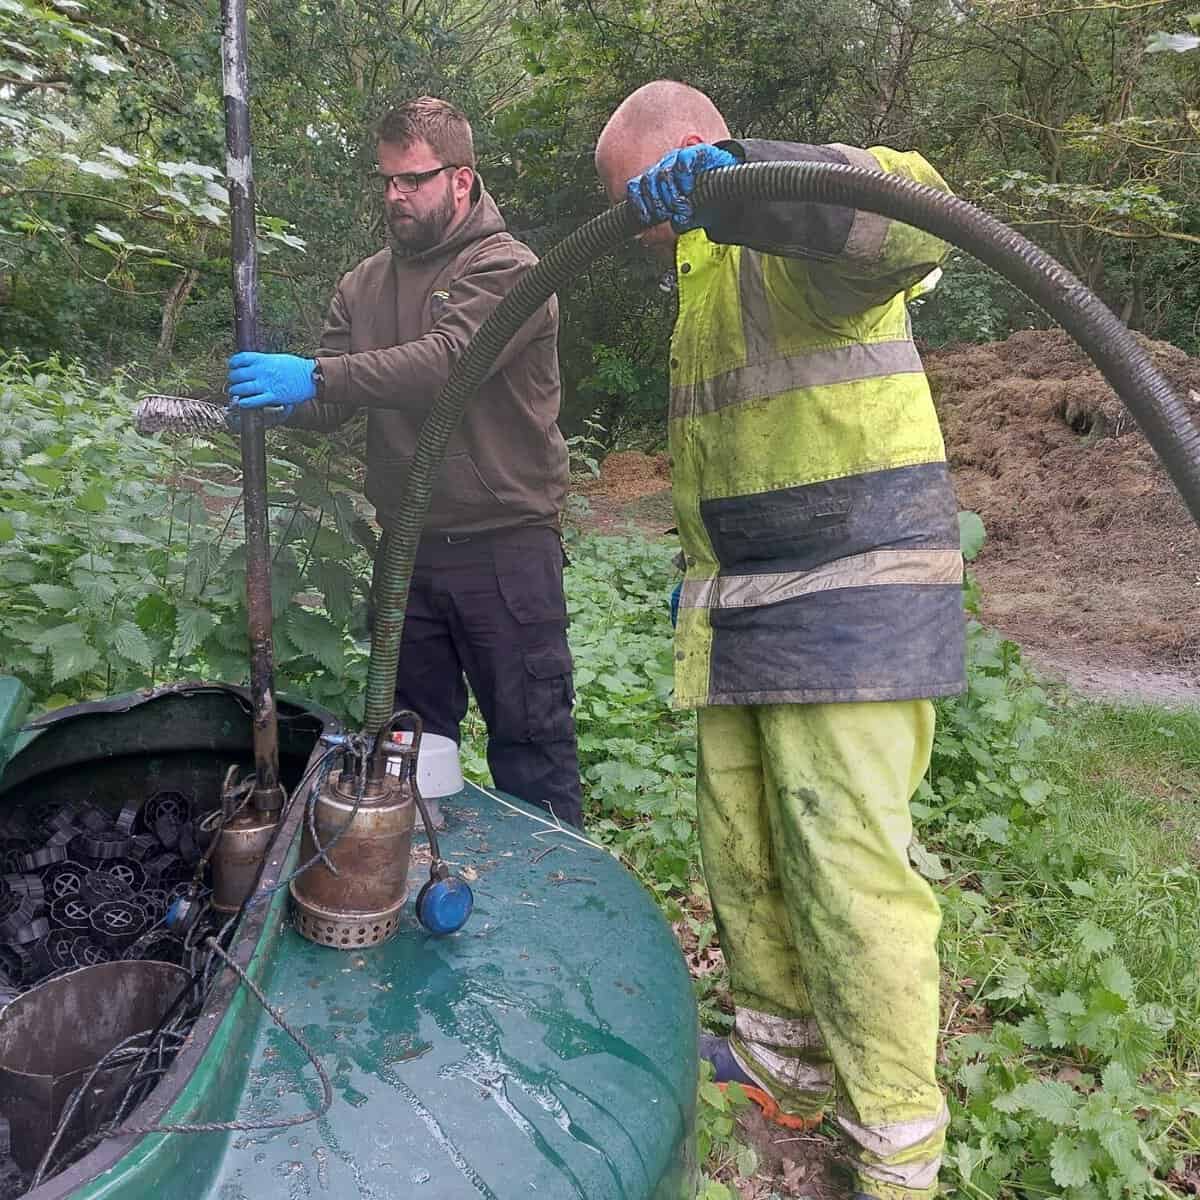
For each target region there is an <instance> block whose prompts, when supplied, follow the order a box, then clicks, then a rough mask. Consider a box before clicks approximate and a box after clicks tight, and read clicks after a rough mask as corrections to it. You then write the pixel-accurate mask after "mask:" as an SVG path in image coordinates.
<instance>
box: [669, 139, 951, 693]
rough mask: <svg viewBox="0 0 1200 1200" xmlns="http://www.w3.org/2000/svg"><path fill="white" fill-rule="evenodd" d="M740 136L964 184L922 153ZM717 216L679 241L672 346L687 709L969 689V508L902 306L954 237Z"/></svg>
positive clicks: (796, 213) (787, 213)
mask: <svg viewBox="0 0 1200 1200" xmlns="http://www.w3.org/2000/svg"><path fill="white" fill-rule="evenodd" d="M722 145H724V146H725V147H726V148H727V149H730V150H732V151H733V152H734V153H736V154H738V155H740V156H741V157H742V158H743V159H745V160H746V161H748V162H768V161H789V160H790V161H795V160H807V161H813V160H817V161H831V162H849V163H852V164H854V165H857V166H865V167H868V168H870V169H872V170H884V171H888V172H892V173H894V174H897V175H902V176H905V177H907V178H910V179H915V180H918V181H919V182H921V183H926V184H929V185H931V186H934V187H938V188H942V189H945V190H947V191H948V190H949V189H948V188H947V185H946V183H945V181H944V180H943V179H942V178H941V176H939V175H938V174H937V172H936V171H934V170H933V168H932V167H931V166H930V165H929V164H928V163H927V162H926V161H925V160H924V159H923V158H921V156H920V155H918V154H915V153H900V152H898V151H895V150H890V149H887V148H883V147H877V148H874V149H872V150H869V151H867V150H859V149H855V148H853V147H849V146H840V145H834V146H806V145H796V144H794V143H785V142H767V141H756V140H745V141H736V142H725V143H722ZM700 219H701V222H702V225H703V228H701V229H697V230H694V231H692V232H689V233H686V234H684V235H683V236H682V237H680V238H679V241H678V244H677V251H676V271H677V277H678V283H679V315H678V318H677V320H676V324H675V330H674V334H673V336H672V340H671V408H670V423H669V428H670V452H671V457H672V460H673V470H672V477H673V483H674V495H675V509H676V517H677V520H678V525H679V536H680V541H681V543H682V549H683V554H684V561H685V576H684V584H683V591H682V597H681V603H680V609H679V623H678V627H677V629H676V640H675V652H676V653H675V659H676V663H675V703H676V705H677V706H678V707H696V706H700V705H707V704H779V703H818V702H820V703H823V702H832V701H857V700H900V699H912V698H917V697H932V696H939V695H948V694H951V693H953V692H957V691H961V690H962V689H963V688H964V686H965V675H964V646H963V642H964V618H963V612H962V601H961V582H962V559H961V556H960V554H959V541H958V522H957V517H956V505H955V500H954V493H953V489H952V488H951V485H950V480H949V474H948V471H947V467H946V456H945V449H944V447H943V443H942V435H941V431H940V429H939V427H938V421H937V415H936V413H935V411H934V407H933V401H932V398H931V396H930V393H929V385H928V382H927V380H926V378H925V373H924V370H923V368H922V365H921V361H920V358H919V356H918V354H917V350H916V347H915V346H914V345H913V341H912V336H911V330H910V327H909V322H908V312H907V309H906V307H905V300H904V294H905V292H906V291H907V290H909V289H910V288H913V287H914V286H915V285H916V284H918V283H919V282H920V281H921V280H922V279H923V278H924V277H925V276H927V275H928V274H929V273H930V272H932V271H934V270H935V269H936V268H937V266H938V264H939V263H940V262H941V261H942V259H943V258H944V256H945V254H946V251H947V249H948V248H947V246H946V245H945V243H943V242H941V241H939V240H938V239H937V238H934V237H933V236H931V235H929V234H926V233H923V232H921V231H920V230H917V229H914V228H913V227H911V226H908V225H904V224H901V223H899V222H895V221H891V220H888V219H886V218H884V217H880V216H877V215H874V214H871V213H865V212H856V211H855V210H852V209H848V208H840V207H836V206H832V205H817V204H795V203H786V204H785V203H771V204H753V205H751V204H749V203H748V204H747V205H745V206H735V205H730V206H725V207H722V209H721V210H720V211H715V212H712V213H701V214H700Z"/></svg>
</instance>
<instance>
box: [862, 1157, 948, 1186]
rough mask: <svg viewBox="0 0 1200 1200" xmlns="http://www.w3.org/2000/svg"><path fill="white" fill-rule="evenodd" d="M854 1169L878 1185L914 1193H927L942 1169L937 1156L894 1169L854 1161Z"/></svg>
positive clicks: (882, 1165) (878, 1164) (881, 1164)
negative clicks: (909, 1189) (878, 1183)
mask: <svg viewBox="0 0 1200 1200" xmlns="http://www.w3.org/2000/svg"><path fill="white" fill-rule="evenodd" d="M854 1167H855V1170H857V1171H858V1173H859V1174H860V1175H866V1176H867V1177H868V1178H869V1179H877V1180H879V1182H880V1183H890V1184H891V1185H892V1186H893V1187H902V1188H911V1189H912V1190H913V1191H914V1192H916V1191H920V1192H927V1191H929V1190H930V1189H931V1188H932V1187H933V1185H934V1184H935V1183H937V1177H938V1172H939V1171H940V1170H941V1169H942V1156H941V1155H940V1154H939V1155H937V1156H936V1157H935V1158H931V1159H929V1160H928V1161H926V1162H916V1163H905V1164H904V1165H903V1166H894V1167H889V1166H885V1165H884V1164H883V1163H865V1162H860V1161H858V1160H855V1163H854Z"/></svg>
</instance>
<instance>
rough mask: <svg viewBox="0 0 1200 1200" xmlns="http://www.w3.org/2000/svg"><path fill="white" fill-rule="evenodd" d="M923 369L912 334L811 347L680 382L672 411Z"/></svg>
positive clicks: (696, 410) (704, 409)
mask: <svg viewBox="0 0 1200 1200" xmlns="http://www.w3.org/2000/svg"><path fill="white" fill-rule="evenodd" d="M743 257H744V256H743ZM745 325H746V320H745V317H743V327H745ZM923 370H924V368H923V367H922V366H921V356H920V355H919V354H918V353H917V348H916V346H915V345H913V343H912V342H911V341H910V340H908V339H907V338H899V339H897V340H895V341H890V342H856V343H854V344H853V345H849V346H835V347H834V348H833V349H830V350H809V351H806V352H804V353H801V354H789V355H788V356H786V357H784V358H773V359H768V360H766V361H761V360H760V361H758V362H748V363H747V364H746V365H745V366H744V367H734V369H733V370H732V371H725V372H724V373H722V374H720V375H716V376H714V377H713V378H712V379H702V380H701V381H700V382H699V383H683V384H677V385H675V386H674V387H672V388H671V415H672V416H676V417H681V416H684V415H686V414H688V413H691V414H694V415H696V416H700V415H702V414H705V413H714V412H719V411H720V410H721V409H722V408H727V407H728V406H729V405H731V404H741V403H744V402H745V401H747V400H762V399H766V398H768V397H771V396H778V395H780V394H781V393H783V392H790V391H794V390H795V389H797V388H810V387H825V386H827V385H828V384H832V383H852V382H854V381H855V380H857V379H881V378H885V377H886V376H888V375H906V374H920V373H921V372H922V371H923Z"/></svg>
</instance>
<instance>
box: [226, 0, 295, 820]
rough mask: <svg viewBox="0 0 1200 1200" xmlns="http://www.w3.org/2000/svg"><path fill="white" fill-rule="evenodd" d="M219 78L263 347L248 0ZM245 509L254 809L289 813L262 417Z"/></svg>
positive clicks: (239, 228) (233, 214)
mask: <svg viewBox="0 0 1200 1200" xmlns="http://www.w3.org/2000/svg"><path fill="white" fill-rule="evenodd" d="M221 25H222V30H221V72H222V76H223V78H224V83H225V174H226V175H227V176H228V180H229V225H230V232H231V243H232V244H231V255H230V257H231V258H232V260H233V320H234V331H235V334H236V339H237V348H238V349H239V350H257V349H258V246H257V242H256V240H255V228H254V173H253V170H252V167H251V162H250V103H249V102H250V86H249V75H248V72H247V69H246V60H247V38H246V0H221ZM241 442H242V508H243V512H244V514H245V520H246V615H247V626H248V628H247V634H248V635H249V640H250V694H251V697H252V700H253V703H254V770H255V774H256V779H255V785H254V797H253V799H254V806H255V808H257V809H258V810H259V811H260V812H274V811H276V810H278V809H280V808H282V807H283V789H282V788H281V787H280V784H279V724H278V720H277V714H276V711H275V662H274V648H273V645H272V642H271V541H270V533H269V530H268V526H267V450H266V443H265V439H264V437H263V418H262V414H261V413H260V412H259V411H258V410H257V409H245V410H243V412H242V437H241Z"/></svg>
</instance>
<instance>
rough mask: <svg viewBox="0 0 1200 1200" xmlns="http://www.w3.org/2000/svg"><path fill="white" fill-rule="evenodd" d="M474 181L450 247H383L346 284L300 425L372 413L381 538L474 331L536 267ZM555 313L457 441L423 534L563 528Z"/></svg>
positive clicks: (505, 365) (492, 382)
mask: <svg viewBox="0 0 1200 1200" xmlns="http://www.w3.org/2000/svg"><path fill="white" fill-rule="evenodd" d="M536 262H537V257H536V256H535V255H534V253H533V251H532V250H530V249H529V247H528V246H525V245H524V244H522V243H521V242H518V241H517V240H516V239H515V238H513V237H512V236H511V235H510V234H509V233H507V232H506V229H505V224H504V218H503V217H502V216H501V215H500V211H499V209H497V207H496V205H495V202H494V201H493V200H492V198H491V196H489V195H488V193H487V192H486V191H485V190H483V188H482V186H481V185H477V192H476V194H475V196H474V198H473V202H472V205H471V208H470V211H469V213H468V215H467V217H466V219H465V220H464V221H463V223H462V224H461V225H459V226H458V227H457V228H456V229H454V230H453V231H452V232H451V233H450V235H449V237H448V238H447V239H446V240H445V241H443V242H441V243H439V244H438V245H437V246H434V247H433V248H432V249H430V250H426V251H424V252H423V253H421V254H417V255H413V256H412V257H405V256H403V255H400V254H396V253H394V252H393V251H392V250H391V249H386V250H381V251H380V252H379V253H378V254H375V255H372V256H371V257H370V258H368V259H365V260H364V261H363V262H361V263H359V264H358V266H357V267H355V268H354V269H353V270H352V271H350V272H348V273H347V274H346V275H344V276H343V277H342V280H341V282H340V283H339V284H338V287H337V291H336V292H335V293H334V296H333V301H332V303H331V304H330V306H329V314H328V316H327V317H326V321H325V329H324V332H323V333H322V335H321V348H320V349H319V350H318V351H317V357H318V360H319V362H320V364H321V369H322V371H323V373H324V376H325V387H324V394H323V396H322V398H321V400H320V401H319V402H318V401H313V402H311V403H309V404H305V405H302V406H301V407H299V408H298V409H297V410H296V412H295V414H294V416H293V418H292V422H291V423H292V424H294V425H296V426H298V427H300V428H304V429H333V428H336V427H337V426H338V425H339V424H341V423H342V422H343V421H345V420H346V419H347V418H348V417H349V416H350V415H351V414H352V413H353V412H354V411H355V409H357V408H359V407H360V406H364V405H365V406H366V407H367V409H368V415H367V481H366V494H367V499H368V500H370V501H371V503H372V504H374V505H375V509H376V514H377V518H378V520H379V523H380V525H382V526H383V528H384V529H388V528H390V527H391V526H392V525H393V524H394V523H395V520H396V517H397V514H398V511H399V508H400V505H401V503H402V502H403V499H404V493H405V488H406V485H407V481H408V472H409V467H410V464H411V462H412V457H413V453H414V450H415V448H416V442H417V437H418V435H419V434H420V431H421V425H422V423H423V422H424V420H425V417H426V416H427V414H428V413H429V410H430V408H431V407H432V405H433V402H434V400H435V399H437V396H438V393H439V392H440V391H441V390H442V386H443V385H444V384H445V382H446V380H447V379H448V378H449V376H450V372H451V370H452V369H453V367H454V365H455V363H456V362H457V361H458V359H459V357H460V356H461V355H462V352H463V350H464V349H465V348H466V346H467V343H468V342H469V341H470V340H471V337H472V336H473V335H474V333H475V331H476V330H477V329H478V328H479V326H480V325H482V324H483V322H484V320H485V319H486V318H487V316H488V315H489V314H490V313H491V312H492V310H493V309H494V308H495V307H496V305H497V304H498V303H499V302H500V301H501V300H502V299H503V298H504V296H505V295H506V294H507V293H508V291H509V290H510V289H511V288H512V287H513V286H514V285H515V284H516V282H517V280H518V279H520V278H521V276H522V275H523V274H525V272H526V271H528V270H529V269H530V267H531V266H532V265H533V264H534V263H536ZM557 343H558V306H557V302H556V301H555V300H554V299H553V298H551V300H550V301H549V303H547V304H546V305H545V306H544V307H542V308H541V309H539V311H538V312H537V313H536V314H535V315H534V316H533V317H531V318H530V320H529V321H528V322H527V323H526V324H525V325H524V326H523V327H522V328H521V330H520V331H519V332H518V334H517V336H516V337H514V338H513V339H512V341H511V342H509V344H508V348H507V349H506V350H505V351H504V353H503V354H502V355H501V357H500V359H499V361H498V362H497V363H496V365H495V366H494V367H493V368H492V372H491V374H490V375H489V376H488V378H487V379H486V380H485V381H484V383H483V385H482V386H481V387H480V389H479V391H478V392H477V393H476V395H475V396H474V397H473V398H472V399H471V400H470V401H468V403H467V408H466V411H465V413H464V416H463V419H462V422H461V424H460V425H459V428H458V430H457V432H456V433H455V434H454V436H453V438H451V440H450V445H449V447H448V448H447V452H446V460H445V462H444V463H443V465H442V469H441V472H440V474H439V475H438V478H437V481H436V483H435V486H434V491H433V503H432V505H431V507H430V511H429V516H428V518H427V519H426V522H425V529H426V532H427V533H429V532H433V533H446V534H460V535H461V534H469V533H483V532H490V531H494V530H500V529H511V528H517V527H520V526H529V525H551V526H557V525H558V521H559V514H560V512H561V509H562V505H563V501H564V499H565V497H566V492H567V478H568V473H567V448H566V443H565V442H564V441H563V437H562V434H561V433H560V432H559V429H558V426H557V424H556V423H555V422H556V420H557V418H558V409H559V400H560V393H559V379H558V345H557Z"/></svg>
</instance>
